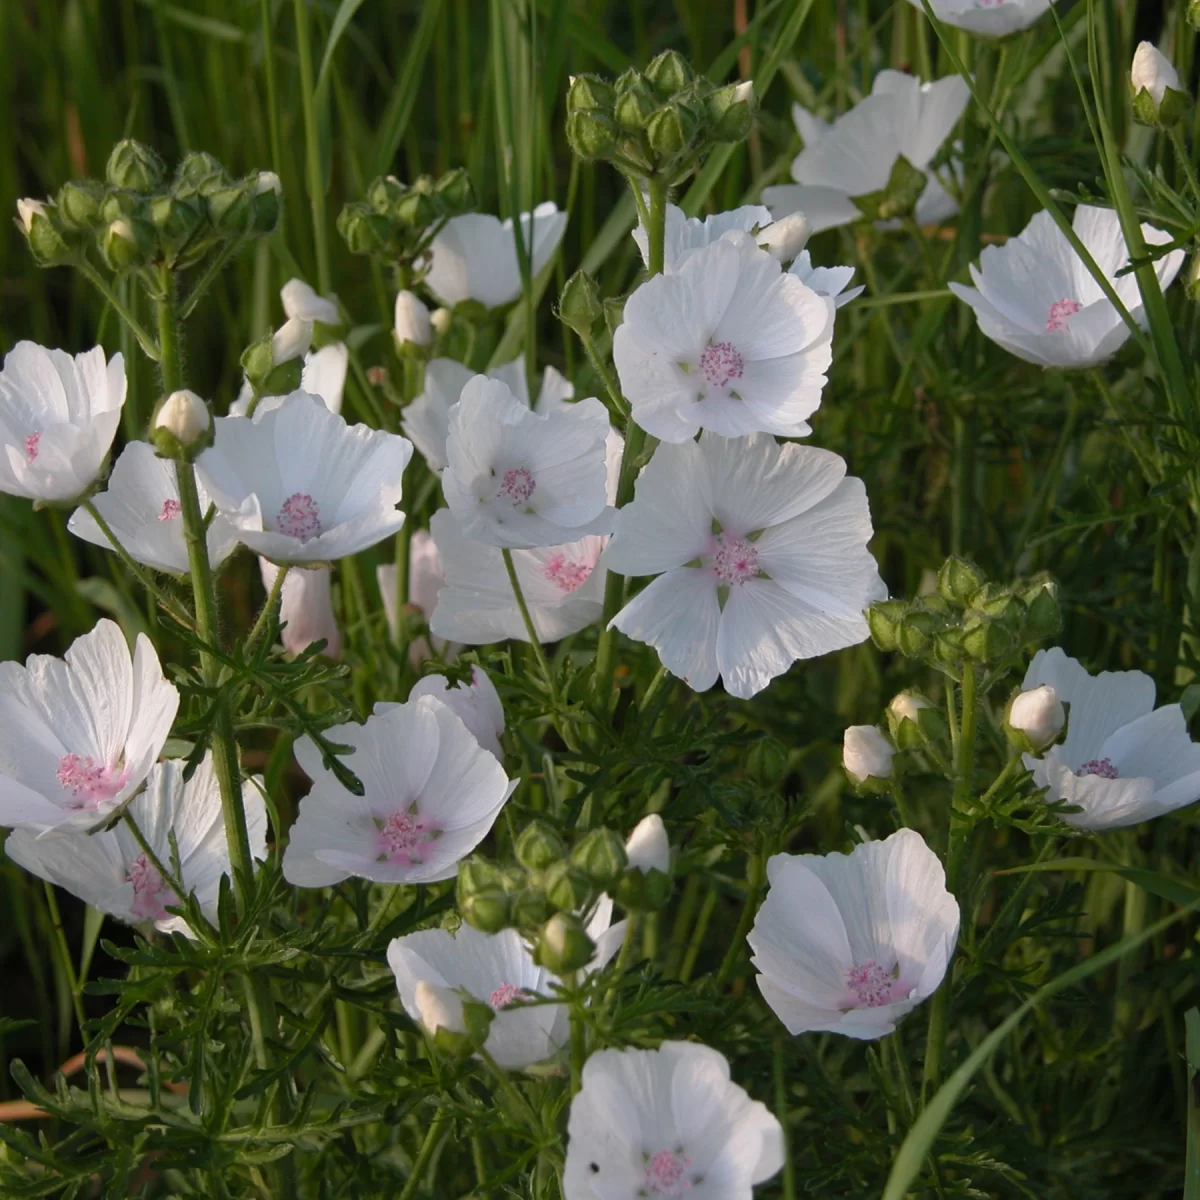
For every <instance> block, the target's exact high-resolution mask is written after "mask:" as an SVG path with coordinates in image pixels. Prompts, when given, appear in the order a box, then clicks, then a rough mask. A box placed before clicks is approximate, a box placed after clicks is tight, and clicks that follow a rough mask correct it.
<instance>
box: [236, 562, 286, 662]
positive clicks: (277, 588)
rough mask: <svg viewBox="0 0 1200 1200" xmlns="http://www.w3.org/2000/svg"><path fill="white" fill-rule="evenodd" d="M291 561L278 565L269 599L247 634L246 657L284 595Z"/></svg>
mask: <svg viewBox="0 0 1200 1200" xmlns="http://www.w3.org/2000/svg"><path fill="white" fill-rule="evenodd" d="M291 569H292V568H291V564H290V563H284V564H283V566H281V567H277V568H276V570H275V582H274V583H273V584H271V590H270V592H269V593H268V595H267V601H266V603H265V604H264V605H263V606H262V611H261V612H260V613H259V614H258V618H257V619H256V620H255V622H254V627H253V628H252V629H251V630H250V632H249V634H248V635H247V636H246V657H247V658H249V657H250V654H251V652H252V651H253V649H254V646H255V644H256V643H257V641H258V639H259V638H260V637H262V635H263V631H264V630H265V629H266V627H267V621H268V619H269V618H270V615H271V613H273V612H274V611H275V608H276V606H277V605H278V604H279V598H280V596H282V595H283V581H284V580H285V579H286V578H287V576H288V572H289V571H290V570H291Z"/></svg>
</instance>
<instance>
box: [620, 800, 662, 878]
mask: <svg viewBox="0 0 1200 1200" xmlns="http://www.w3.org/2000/svg"><path fill="white" fill-rule="evenodd" d="M625 854H626V856H627V857H628V859H629V865H630V866H631V867H633V868H634V869H635V870H638V871H641V872H642V873H643V874H647V873H649V872H650V871H661V872H662V873H663V874H664V875H665V874H666V873H667V872H668V871H670V869H671V843H670V842H669V841H668V840H667V827H666V826H665V825H664V824H663V819H662V817H660V816H659V815H658V813H651V814H650V815H649V816H648V817H643V818H642V819H641V820H640V821H639V822H638V823H637V824H636V825H635V826H634V827H633V832H632V833H631V834H630V835H629V839H628V841H626V843H625Z"/></svg>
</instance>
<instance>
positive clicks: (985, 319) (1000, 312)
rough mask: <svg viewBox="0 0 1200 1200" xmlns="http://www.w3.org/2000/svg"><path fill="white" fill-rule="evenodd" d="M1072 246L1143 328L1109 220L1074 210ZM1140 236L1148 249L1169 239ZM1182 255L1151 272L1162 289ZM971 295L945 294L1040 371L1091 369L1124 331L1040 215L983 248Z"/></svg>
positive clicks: (1114, 223) (954, 286)
mask: <svg viewBox="0 0 1200 1200" xmlns="http://www.w3.org/2000/svg"><path fill="white" fill-rule="evenodd" d="M1072 224H1073V226H1074V228H1075V232H1076V234H1077V235H1078V236H1079V240H1080V241H1081V242H1082V243H1083V244H1084V246H1085V247H1086V248H1087V250H1088V251H1089V252H1090V253H1091V255H1092V257H1093V259H1095V261H1096V265H1097V266H1098V267H1099V268H1100V270H1101V271H1103V272H1104V274H1105V275H1106V276H1107V277H1108V281H1109V282H1110V283H1111V284H1112V286H1113V289H1114V290H1115V291H1116V293H1117V295H1118V296H1120V298H1121V301H1122V302H1123V303H1124V305H1125V307H1126V308H1127V309H1128V310H1129V311H1130V313H1131V314H1132V315H1133V317H1134V320H1136V321H1137V323H1138V324H1139V325H1141V326H1142V327H1143V328H1144V327H1145V324H1146V316H1145V313H1144V312H1143V310H1142V298H1141V292H1140V291H1139V289H1138V282H1137V277H1136V276H1135V275H1133V274H1132V273H1129V274H1124V275H1121V274H1119V272H1121V271H1122V270H1123V269H1124V268H1125V267H1127V266H1128V265H1129V248H1128V247H1127V246H1126V244H1125V238H1124V237H1123V236H1122V233H1121V223H1120V220H1119V219H1118V217H1117V214H1116V213H1115V212H1113V211H1112V209H1109V208H1094V207H1092V206H1091V205H1088V204H1081V205H1079V207H1078V208H1077V209H1076V210H1075V219H1074V221H1073V222H1072ZM1142 234H1143V236H1144V237H1145V239H1146V241H1147V243H1148V244H1149V245H1151V246H1159V245H1162V244H1164V243H1166V242H1170V241H1171V240H1172V239H1171V235H1170V234H1169V233H1165V232H1164V231H1163V230H1161V229H1155V228H1154V227H1153V226H1152V225H1143V226H1142ZM1183 259H1184V252H1183V251H1182V250H1172V251H1171V253H1169V254H1166V255H1164V256H1163V257H1162V258H1160V259H1158V260H1157V261H1156V262H1155V264H1154V270H1155V273H1156V274H1157V275H1158V280H1159V283H1160V284H1161V285H1162V286H1163V287H1164V288H1165V287H1167V286H1168V285H1169V284H1170V283H1171V281H1172V280H1173V279H1174V278H1175V276H1176V275H1177V274H1178V273H1179V268H1180V267H1182V266H1183ZM971 278H972V280H973V281H974V283H975V287H973V288H970V287H964V286H963V285H962V284H960V283H951V284H950V285H949V286H950V290H951V291H952V292H953V293H954V294H955V295H956V296H957V297H958V298H959V299H960V300H963V301H965V302H966V303H967V304H969V305H970V306H971V307H972V308H973V309H974V310H975V316H976V319H977V320H978V321H979V329H980V332H981V333H983V334H984V335H985V336H987V337H989V338H991V339H992V341H994V342H996V343H997V344H998V345H1000V346H1003V347H1004V349H1005V350H1007V351H1008V352H1009V353H1010V354H1015V355H1016V356H1017V357H1018V358H1023V359H1024V360H1025V361H1026V362H1031V363H1037V364H1038V365H1040V366H1043V367H1076V368H1083V367H1094V366H1096V365H1097V364H1098V363H1102V362H1104V360H1105V359H1107V358H1110V357H1111V356H1112V355H1113V354H1115V353H1116V352H1117V351H1118V350H1119V349H1120V348H1121V347H1122V346H1123V345H1124V344H1125V341H1126V339H1128V337H1129V326H1127V325H1126V324H1125V322H1124V321H1123V320H1122V319H1121V317H1120V314H1119V313H1118V312H1117V310H1116V308H1115V306H1114V305H1113V303H1112V302H1111V301H1110V300H1109V299H1108V298H1107V297H1106V296H1105V295H1104V293H1103V292H1102V291H1101V290H1100V285H1099V284H1097V283H1096V281H1095V280H1094V279H1093V278H1092V275H1091V273H1090V272H1089V271H1088V269H1087V267H1085V266H1084V264H1083V260H1082V259H1081V258H1080V257H1079V256H1078V255H1077V254H1076V253H1075V251H1074V249H1073V248H1072V247H1071V244H1070V242H1068V241H1067V239H1066V236H1065V235H1064V234H1063V232H1062V230H1060V229H1059V228H1058V226H1057V225H1056V224H1055V223H1054V219H1053V218H1052V217H1051V216H1050V214H1049V213H1047V212H1040V213H1037V214H1036V215H1035V216H1034V218H1033V220H1031V221H1030V222H1029V224H1028V225H1026V226H1025V228H1024V230H1023V231H1022V232H1021V233H1020V234H1018V235H1017V236H1016V237H1015V238H1009V240H1008V241H1007V242H1006V243H1005V244H1004V245H1003V246H987V247H985V248H984V251H983V253H982V254H981V255H980V257H979V266H978V267H976V266H974V265H973V264H972V266H971Z"/></svg>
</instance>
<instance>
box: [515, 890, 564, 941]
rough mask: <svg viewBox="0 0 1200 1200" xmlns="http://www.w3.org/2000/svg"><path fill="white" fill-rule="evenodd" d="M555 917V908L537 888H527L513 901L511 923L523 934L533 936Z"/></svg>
mask: <svg viewBox="0 0 1200 1200" xmlns="http://www.w3.org/2000/svg"><path fill="white" fill-rule="evenodd" d="M553 915H554V906H553V905H552V904H551V903H550V901H549V900H548V899H547V898H546V894H545V892H542V891H539V890H538V889H537V888H525V889H524V890H523V891H520V892H518V893H517V894H516V895H515V896H514V897H513V899H512V916H511V923H512V924H513V925H515V926H516V927H517V928H518V929H519V930H520V931H521V932H522V933H525V934H529V935H531V936H532V935H533V934H535V933H537V931H538V930H539V929H540V928H541V927H542V926H543V925H545V923H546V922H547V921H548V920H550V918H551V917H552V916H553Z"/></svg>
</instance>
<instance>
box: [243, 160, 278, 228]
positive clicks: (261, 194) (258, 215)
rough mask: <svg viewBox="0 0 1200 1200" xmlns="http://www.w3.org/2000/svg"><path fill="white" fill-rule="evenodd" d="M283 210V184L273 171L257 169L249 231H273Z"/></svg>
mask: <svg viewBox="0 0 1200 1200" xmlns="http://www.w3.org/2000/svg"><path fill="white" fill-rule="evenodd" d="M282 211H283V185H282V184H281V183H280V182H279V176H278V175H276V174H275V172H274V171H259V173H258V174H257V175H256V176H255V179H254V200H253V201H252V203H251V213H250V232H251V233H259V234H268V233H274V232H275V226H276V225H278V224H279V214H280V213H281V212H282Z"/></svg>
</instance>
